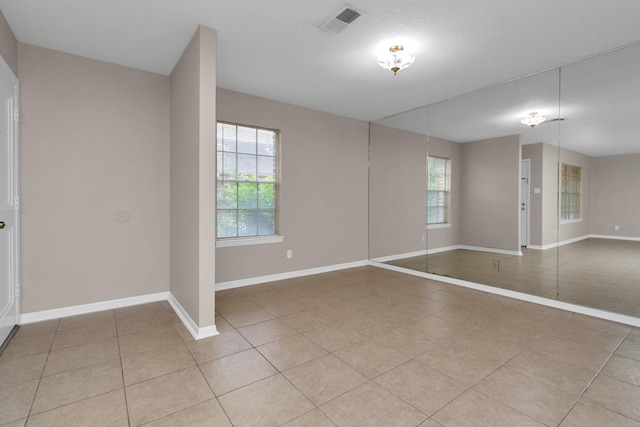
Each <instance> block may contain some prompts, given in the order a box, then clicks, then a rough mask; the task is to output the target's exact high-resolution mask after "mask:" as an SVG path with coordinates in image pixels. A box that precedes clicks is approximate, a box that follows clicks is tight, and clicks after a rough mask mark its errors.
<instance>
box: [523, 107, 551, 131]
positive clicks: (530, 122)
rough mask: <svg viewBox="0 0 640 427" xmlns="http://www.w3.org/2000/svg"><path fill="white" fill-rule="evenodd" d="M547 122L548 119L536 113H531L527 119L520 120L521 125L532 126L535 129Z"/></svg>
mask: <svg viewBox="0 0 640 427" xmlns="http://www.w3.org/2000/svg"><path fill="white" fill-rule="evenodd" d="M545 120H547V118H546V117H544V116H539V115H538V113H537V112H536V111H533V112H531V113H529V117H525V118H524V119H522V120H520V123H522V124H524V125H527V126H531V127H532V128H533V127H536V126H538V125H539V124H540V123H542V122H544V121H545Z"/></svg>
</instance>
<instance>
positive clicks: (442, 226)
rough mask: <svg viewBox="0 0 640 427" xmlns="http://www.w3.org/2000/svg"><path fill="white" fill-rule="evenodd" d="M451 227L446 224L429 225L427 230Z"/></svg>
mask: <svg viewBox="0 0 640 427" xmlns="http://www.w3.org/2000/svg"><path fill="white" fill-rule="evenodd" d="M449 227H451V224H450V223H446V224H429V225H427V230H435V229H436V228H449Z"/></svg>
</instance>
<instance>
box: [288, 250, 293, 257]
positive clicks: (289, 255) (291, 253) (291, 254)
mask: <svg viewBox="0 0 640 427" xmlns="http://www.w3.org/2000/svg"><path fill="white" fill-rule="evenodd" d="M291 258H293V251H292V250H291V249H287V259H291Z"/></svg>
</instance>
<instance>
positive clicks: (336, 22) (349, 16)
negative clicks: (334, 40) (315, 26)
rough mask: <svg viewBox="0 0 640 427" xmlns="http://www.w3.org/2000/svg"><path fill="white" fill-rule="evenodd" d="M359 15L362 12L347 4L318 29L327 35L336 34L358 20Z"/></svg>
mask: <svg viewBox="0 0 640 427" xmlns="http://www.w3.org/2000/svg"><path fill="white" fill-rule="evenodd" d="M360 15H362V12H360V11H359V10H357V9H355V8H354V7H353V6H351V5H348V4H347V5H345V6H344V7H343V8H342V9H340V10H339V11H338V12H337V13H336V14H335V15H334V16H333V17H332V18H331V19H329V20H328V21H327V22H325V23H324V24H322V25H321V26H320V29H321V30H324V31H326V32H328V33H332V34H338V33H339V32H340V31H342V30H344V29H345V28H347V25H349V24H351V23H352V22H353V21H355V20H356V19H358V17H359V16H360Z"/></svg>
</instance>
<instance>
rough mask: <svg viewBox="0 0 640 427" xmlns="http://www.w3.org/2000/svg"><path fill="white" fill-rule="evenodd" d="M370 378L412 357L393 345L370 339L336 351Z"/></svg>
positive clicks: (339, 356) (338, 355) (337, 355)
mask: <svg viewBox="0 0 640 427" xmlns="http://www.w3.org/2000/svg"><path fill="white" fill-rule="evenodd" d="M334 354H335V356H336V357H338V358H339V359H341V360H342V361H344V362H345V363H347V364H348V365H350V366H352V367H354V368H355V369H357V370H358V371H359V372H361V373H362V374H364V375H366V376H367V377H368V378H375V377H377V376H378V375H380V374H383V373H385V372H387V371H389V370H391V369H393V368H395V367H396V366H398V365H400V364H402V363H404V362H406V361H407V360H409V359H410V357H409V356H407V355H405V354H402V353H400V352H398V351H396V350H395V349H394V348H393V347H392V346H390V345H387V344H384V343H381V342H378V341H374V340H369V341H365V342H363V343H360V344H355V345H352V346H350V347H347V348H344V349H342V350H340V351H337V352H336V353H334Z"/></svg>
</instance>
